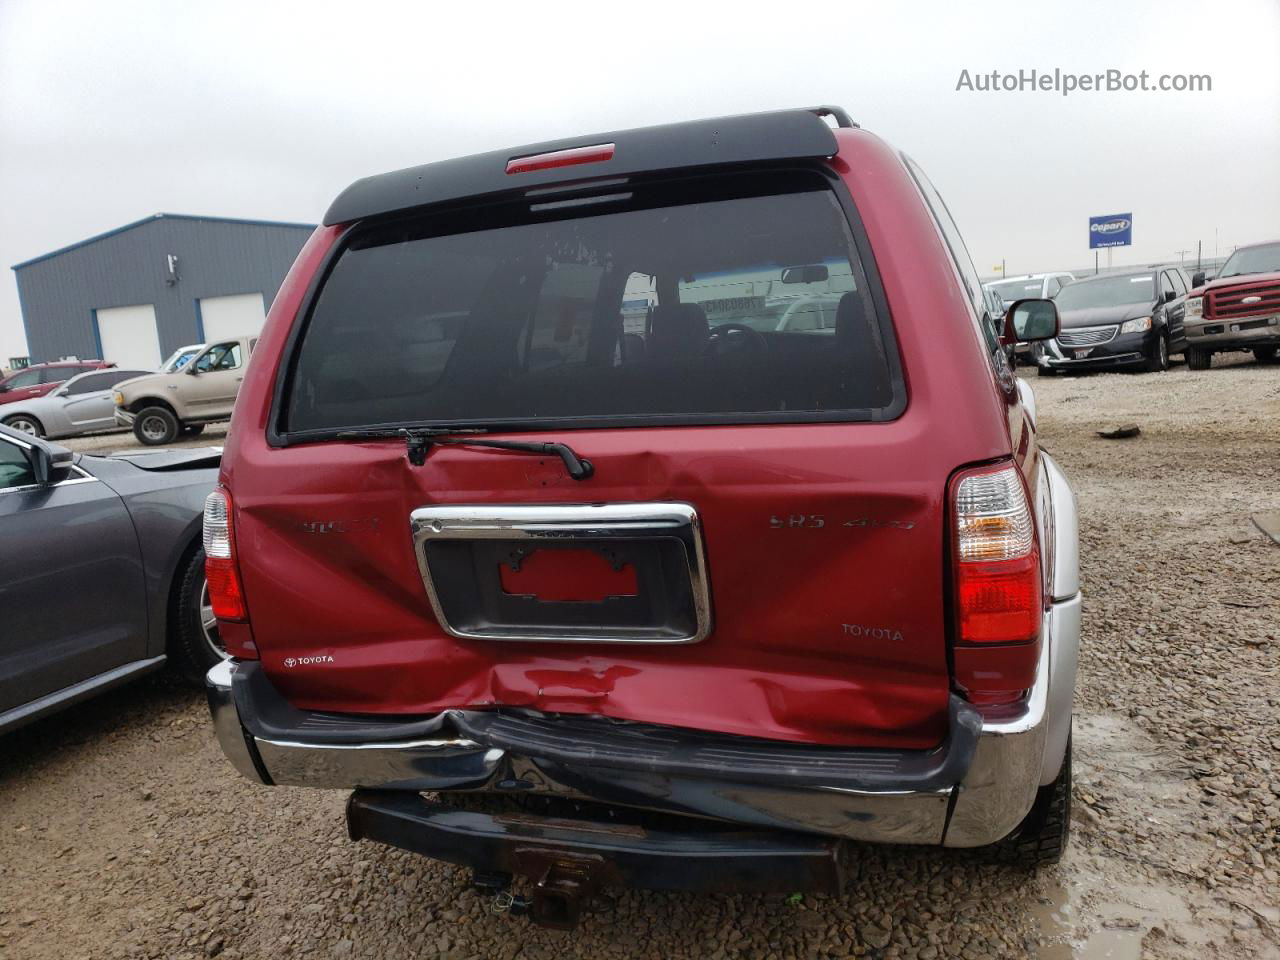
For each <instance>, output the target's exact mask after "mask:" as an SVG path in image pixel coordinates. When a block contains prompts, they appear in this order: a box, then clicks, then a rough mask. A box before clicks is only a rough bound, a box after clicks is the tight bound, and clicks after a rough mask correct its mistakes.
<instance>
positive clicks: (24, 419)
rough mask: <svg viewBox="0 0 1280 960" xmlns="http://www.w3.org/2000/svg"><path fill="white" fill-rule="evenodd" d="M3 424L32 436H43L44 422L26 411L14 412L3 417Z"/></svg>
mask: <svg viewBox="0 0 1280 960" xmlns="http://www.w3.org/2000/svg"><path fill="white" fill-rule="evenodd" d="M4 425H5V426H6V427H12V428H13V429H14V430H19V431H21V432H22V433H25V434H29V435H30V436H33V437H43V436H44V424H43V423H41V422H40V421H39V420H37V419H36V418H35V417H33V416H30V415H29V414H26V413H16V414H14V415H13V416H12V417H5V418H4Z"/></svg>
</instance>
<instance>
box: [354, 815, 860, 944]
mask: <svg viewBox="0 0 1280 960" xmlns="http://www.w3.org/2000/svg"><path fill="white" fill-rule="evenodd" d="M586 806H587V807H588V808H589V809H584V810H583V812H582V815H578V816H574V817H573V818H564V817H550V816H538V815H534V814H530V813H526V812H524V811H518V812H517V811H513V812H512V813H510V814H491V813H482V812H478V811H474V810H465V809H459V808H458V807H451V806H447V805H445V804H441V803H432V802H430V801H427V800H424V799H423V798H422V796H421V795H419V794H417V793H411V792H406V791H374V790H357V791H356V792H355V793H353V794H352V795H351V798H350V799H349V800H348V801H347V831H348V833H349V834H350V836H351V839H353V840H375V841H378V842H380V843H386V844H390V845H391V846H395V847H400V848H402V849H405V850H410V851H412V852H414V853H420V854H423V855H424V856H428V857H433V858H435V859H437V860H444V861H446V862H448V863H455V864H458V865H460V866H465V867H470V868H471V869H472V870H473V871H475V879H474V883H475V885H476V887H477V888H479V889H481V890H483V891H486V892H491V893H492V894H493V895H494V901H493V907H494V909H495V910H496V911H498V912H504V913H510V914H512V915H513V916H521V915H523V916H528V918H529V919H530V920H532V921H533V922H534V923H538V924H541V925H542V926H547V927H555V928H558V929H562V930H568V929H572V928H573V927H574V926H576V925H577V923H578V921H579V919H580V918H581V916H582V914H583V913H584V912H587V911H588V910H589V909H590V908H591V906H592V905H593V902H594V901H595V900H597V899H599V896H598V895H599V894H600V892H601V889H602V888H605V887H618V886H622V887H635V888H640V889H652V890H689V891H694V890H704V891H712V890H729V891H738V892H786V893H793V892H798V891H805V892H819V893H833V894H834V893H839V892H840V891H841V887H842V877H841V874H840V869H839V864H838V862H837V856H836V849H837V845H838V841H837V840H834V839H832V838H830V837H817V836H810V835H807V834H797V833H783V832H780V831H755V830H741V829H737V828H732V827H728V826H726V825H721V824H718V823H715V822H712V821H707V820H695V819H693V818H688V819H687V820H685V819H684V818H673V817H670V816H668V817H666V818H665V819H664V820H663V821H662V827H661V828H660V829H659V828H650V827H648V826H645V825H644V824H643V823H627V822H617V821H616V820H614V819H611V818H610V817H609V816H608V815H607V808H598V807H595V806H594V805H586ZM633 813H634V811H633ZM673 821H675V822H674V823H673ZM517 876H519V877H524V878H527V879H529V880H530V881H532V883H533V890H532V895H531V896H529V897H524V896H518V895H516V894H514V893H512V891H511V884H512V881H513V878H514V877H517Z"/></svg>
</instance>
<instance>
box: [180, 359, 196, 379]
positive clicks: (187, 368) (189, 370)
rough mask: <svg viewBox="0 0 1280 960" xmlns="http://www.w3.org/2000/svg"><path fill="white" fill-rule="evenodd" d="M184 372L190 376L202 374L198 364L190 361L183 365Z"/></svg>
mask: <svg viewBox="0 0 1280 960" xmlns="http://www.w3.org/2000/svg"><path fill="white" fill-rule="evenodd" d="M182 372H183V373H185V374H186V375H187V376H188V377H198V376H200V371H199V370H197V369H196V365H195V364H194V363H190V362H188V363H187V364H185V365H184V366H183V367H182Z"/></svg>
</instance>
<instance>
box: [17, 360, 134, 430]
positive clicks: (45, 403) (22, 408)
mask: <svg viewBox="0 0 1280 960" xmlns="http://www.w3.org/2000/svg"><path fill="white" fill-rule="evenodd" d="M152 372H153V371H151V370H117V369H115V368H114V367H112V368H111V369H110V370H94V371H91V372H89V373H81V374H78V375H76V376H74V377H72V378H71V379H70V380H68V381H67V382H66V383H64V384H63V385H62V386H60V387H59V388H58V389H57V390H54V391H53V392H52V393H50V394H48V395H46V396H43V397H32V398H30V399H29V400H25V401H23V400H19V401H16V402H14V403H6V404H5V405H4V406H0V423H3V424H4V425H5V426H6V427H12V428H13V429H14V430H20V431H22V432H23V433H27V434H31V435H32V436H34V437H48V438H50V439H59V438H61V437H78V436H80V435H81V434H85V433H95V432H97V431H99V430H119V429H120V425H119V424H117V423H116V420H115V409H116V406H115V401H113V400H112V399H111V390H112V388H113V387H114V386H115V385H116V384H117V383H121V382H123V381H125V380H128V379H130V378H131V377H139V376H145V375H146V374H149V373H152Z"/></svg>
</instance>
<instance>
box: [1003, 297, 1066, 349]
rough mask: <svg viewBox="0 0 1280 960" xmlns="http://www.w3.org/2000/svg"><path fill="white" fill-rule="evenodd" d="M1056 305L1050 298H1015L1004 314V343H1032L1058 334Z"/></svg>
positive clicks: (1049, 338)
mask: <svg viewBox="0 0 1280 960" xmlns="http://www.w3.org/2000/svg"><path fill="white" fill-rule="evenodd" d="M1058 325H1059V321H1058V305H1057V304H1056V303H1054V302H1053V301H1052V300H1041V299H1035V300H1015V301H1014V302H1013V304H1012V305H1011V306H1010V307H1009V311H1008V313H1006V314H1005V321H1004V336H1003V337H1001V340H1002V341H1003V342H1004V343H1032V342H1033V341H1036V340H1052V339H1053V338H1054V337H1056V336H1057V335H1058Z"/></svg>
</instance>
